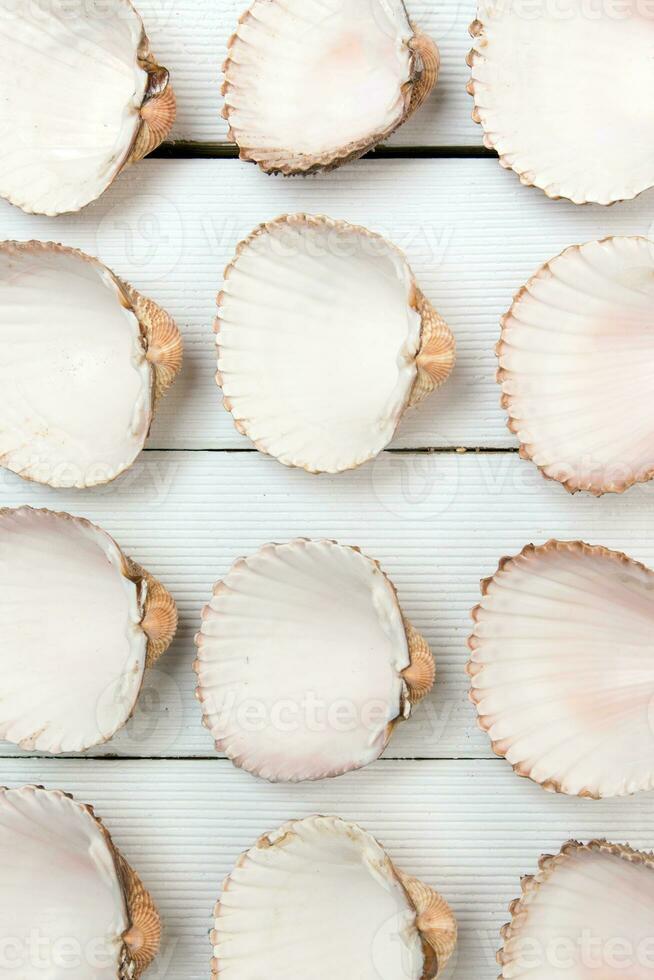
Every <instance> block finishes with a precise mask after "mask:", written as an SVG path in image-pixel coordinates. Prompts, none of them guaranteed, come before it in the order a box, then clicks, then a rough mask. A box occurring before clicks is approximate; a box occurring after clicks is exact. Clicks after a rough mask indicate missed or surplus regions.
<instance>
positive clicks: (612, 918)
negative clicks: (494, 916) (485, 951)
mask: <svg viewBox="0 0 654 980" xmlns="http://www.w3.org/2000/svg"><path fill="white" fill-rule="evenodd" d="M521 888H522V895H521V897H520V898H519V899H516V901H515V902H513V903H512V904H511V906H510V912H511V915H512V920H511V922H510V923H508V925H506V926H505V927H504V929H503V930H502V937H503V939H504V947H503V949H501V950H500V952H499V953H498V957H497V958H498V962H499V964H500V966H501V967H502V972H501V974H500V980H523V978H524V980H550V978H554V977H556V978H557V980H581V978H582V977H583V978H584V980H585V978H586V977H588V978H592V977H597V980H600V977H601V980H627V978H629V980H647V978H648V977H650V976H651V974H652V918H653V916H654V857H653V856H652V855H651V854H645V853H642V852H640V851H635V850H633V849H632V848H631V847H628V846H626V845H624V844H610V843H608V841H604V840H597V841H591V843H590V844H586V845H584V844H580V843H578V842H577V841H570V842H569V843H568V844H565V845H564V846H563V847H562V849H561V852H560V853H559V854H557V855H555V856H550V855H546V856H544V857H542V858H541V859H540V862H539V870H538V872H537V873H536V874H535V875H534V876H533V877H532V876H530V877H526V878H523V879H522V882H521Z"/></svg>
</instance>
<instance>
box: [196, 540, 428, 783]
mask: <svg viewBox="0 0 654 980" xmlns="http://www.w3.org/2000/svg"><path fill="white" fill-rule="evenodd" d="M196 642H197V645H198V649H199V655H198V660H197V661H196V664H195V669H196V672H197V674H198V679H199V681H198V691H197V695H198V699H199V700H200V702H201V704H202V711H203V714H204V723H205V725H206V727H207V728H208V729H209V731H210V732H211V734H212V736H213V737H214V739H215V740H216V747H217V749H218V750H219V751H221V752H225V753H226V754H227V755H228V756H229V758H230V759H231V760H232V761H233V762H234V764H235V765H237V766H240V767H242V768H243V769H247V770H248V771H249V772H251V773H254V774H255V775H257V776H263V777H264V778H266V779H269V780H271V781H289V782H297V781H300V780H303V779H321V778H324V777H326V776H338V775H340V774H341V773H344V772H349V771H350V770H352V769H359V768H361V767H362V766H366V765H368V764H369V763H370V762H373V761H374V760H375V759H377V758H378V757H379V756H380V755H381V753H382V752H383V751H384V748H385V747H386V745H387V743H388V740H389V738H390V736H391V734H392V731H393V728H394V726H395V724H396V723H397V722H398V721H399V720H400V719H403V718H408V717H409V714H410V712H411V706H412V704H415V703H417V702H418V701H419V700H421V699H422V698H423V697H425V695H426V694H427V693H428V692H429V691H430V690H431V687H432V686H433V683H434V674H435V669H434V661H433V657H432V655H431V652H430V650H429V647H428V645H427V643H426V641H425V640H424V639H423V638H422V637H421V636H420V635H419V634H418V633H417V632H416V631H415V630H414V629H413V627H411V626H410V625H409V624H408V623H407V622H406V620H405V619H404V618H403V616H402V612H401V610H400V607H399V604H398V601H397V594H396V592H395V589H394V587H393V585H392V584H391V582H390V581H389V580H388V579H387V578H386V576H385V575H384V573H383V572H382V570H381V568H380V566H379V564H378V563H377V562H375V561H372V560H371V559H369V558H366V557H365V556H364V555H362V554H361V552H360V551H359V550H358V549H357V548H349V547H345V546H344V545H339V544H337V543H336V542H334V541H306V540H297V541H292V542H290V543H289V544H282V545H276V544H270V545H266V546H265V547H264V548H262V549H261V550H260V551H259V552H257V553H256V554H255V555H253V556H252V557H250V558H244V559H241V560H240V561H238V562H236V564H235V565H234V566H233V567H232V569H231V571H230V572H229V573H228V574H227V576H226V578H225V579H224V580H223V581H222V582H219V583H218V584H217V585H216V587H215V588H214V593H213V598H212V600H211V602H210V604H209V605H208V606H206V607H205V609H204V612H203V614H202V627H201V630H200V633H199V634H198V636H197V638H196Z"/></svg>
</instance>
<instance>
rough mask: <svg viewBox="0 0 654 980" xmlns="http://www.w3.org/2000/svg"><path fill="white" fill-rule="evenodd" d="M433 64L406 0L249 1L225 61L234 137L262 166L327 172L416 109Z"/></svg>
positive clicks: (245, 155) (246, 156)
mask: <svg viewBox="0 0 654 980" xmlns="http://www.w3.org/2000/svg"><path fill="white" fill-rule="evenodd" d="M439 64H440V59H439V53H438V48H437V46H436V44H435V43H434V42H433V41H432V40H431V39H430V38H428V37H427V36H426V35H425V34H423V33H422V32H420V31H416V30H415V29H414V27H413V26H412V24H411V23H410V21H409V20H408V17H407V13H406V8H405V6H404V3H403V0H359V2H357V3H352V2H351V0H254V2H253V3H252V5H251V7H250V8H249V10H247V11H246V12H245V13H244V14H243V16H242V17H241V19H240V21H239V24H238V25H237V29H236V33H235V34H234V36H233V37H232V39H231V40H230V42H229V52H228V57H227V61H226V62H225V65H224V73H225V84H224V86H223V95H224V98H225V108H224V111H223V115H224V117H225V118H226V119H227V121H228V123H229V136H230V139H232V140H233V141H234V142H235V143H237V144H238V146H239V149H240V155H241V159H243V160H249V161H253V162H255V163H258V164H259V166H260V167H261V168H262V169H263V170H264V171H266V172H267V173H282V174H287V175H290V174H308V173H313V172H315V171H318V170H333V169H334V168H336V167H338V166H340V165H341V164H343V163H346V162H347V161H349V160H354V159H357V158H358V157H361V156H363V155H364V153H366V152H367V151H368V150H371V149H373V148H374V147H375V146H376V145H377V144H378V143H381V142H383V141H384V140H386V139H387V138H388V137H390V136H391V134H392V133H393V132H394V131H395V130H396V129H398V127H399V126H401V125H402V124H403V123H404V122H405V121H406V119H408V117H409V116H410V115H412V114H413V113H414V112H416V111H417V110H418V109H419V108H420V107H421V106H422V104H423V103H424V102H425V100H426V99H427V97H428V95H429V93H430V92H431V90H432V89H433V87H434V85H435V84H436V81H437V79H438V71H439Z"/></svg>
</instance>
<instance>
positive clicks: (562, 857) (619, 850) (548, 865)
mask: <svg viewBox="0 0 654 980" xmlns="http://www.w3.org/2000/svg"><path fill="white" fill-rule="evenodd" d="M584 852H585V853H599V854H611V855H613V856H614V857H619V858H622V860H625V861H628V862H630V863H632V864H639V865H645V866H646V867H648V868H650V869H651V870H652V871H654V853H652V852H648V851H638V850H636V849H635V848H633V847H630V846H629V845H628V844H613V843H611V842H610V841H608V840H604V839H596V840H591V841H589V843H588V844H582V843H581V842H580V841H576V840H569V841H568V842H567V843H565V844H564V845H563V846H562V847H561V850H560V851H559V853H558V854H555V855H551V854H543V855H542V856H541V857H540V858H539V861H538V870H537V872H536V874H534V875H527V876H525V877H524V878H522V879H521V882H520V889H521V895H520V897H519V898H517V899H515V900H514V901H512V902H511V903H510V905H509V912H510V914H511V920H510V922H507V923H506V924H505V925H504V926H503V927H502V929H501V930H500V935H501V937H502V939H503V940H505V942H506V941H508V940H510V939H513V938H514V937H515V936H517V935H519V933H520V932H521V931H522V928H523V927H524V922H525V919H526V918H528V915H529V907H530V905H531V903H532V901H533V900H534V897H535V895H536V894H537V893H538V890H539V888H540V886H541V885H543V884H545V883H546V882H547V881H549V879H550V878H551V877H552V876H553V875H554V874H555V872H556V871H557V869H558V868H559V867H560V866H561V865H562V864H564V863H565V862H566V861H567V859H568V858H569V857H570V856H571V855H572V854H578V853H584ZM497 962H498V964H499V965H500V966H501V967H504V966H505V964H506V962H508V958H507V957H506V955H505V947H504V946H502V947H501V948H500V949H499V950H498V952H497ZM498 980H505V978H504V970H502V973H501V974H500V976H499V978H498Z"/></svg>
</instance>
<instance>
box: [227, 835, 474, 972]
mask: <svg viewBox="0 0 654 980" xmlns="http://www.w3.org/2000/svg"><path fill="white" fill-rule="evenodd" d="M456 938H457V927H456V920H455V918H454V916H453V914H452V911H451V910H450V908H449V907H448V905H447V903H446V902H445V901H444V900H443V899H442V898H441V897H440V895H438V894H437V893H436V892H434V891H433V890H432V889H431V888H428V887H427V886H426V885H424V884H423V883H422V882H420V881H417V880H416V879H415V878H411V877H410V876H408V875H405V874H403V873H402V872H401V871H398V869H397V868H395V866H394V865H393V864H392V862H391V860H390V858H389V857H388V855H387V854H386V853H385V851H384V849H383V848H382V846H381V845H380V844H379V843H378V842H377V841H376V840H375V839H374V838H373V837H371V836H370V834H367V833H366V832H365V831H364V830H362V829H361V828H360V827H358V826H357V825H356V824H353V823H346V822H345V821H344V820H341V819H340V818H338V817H322V816H315V817H308V818H307V819H305V820H296V821H291V822H289V823H287V824H284V826H283V827H280V828H279V830H277V831H276V832H275V833H271V834H265V835H264V836H263V837H261V838H260V839H259V840H258V841H257V843H256V844H255V845H254V847H252V848H251V849H250V850H249V851H247V852H246V853H245V854H243V855H242V856H241V857H240V859H239V860H238V862H237V864H236V867H235V868H234V870H233V872H232V873H231V875H230V876H229V878H228V879H227V880H226V882H225V884H224V886H223V893H222V898H221V900H220V902H219V904H218V906H217V907H216V912H215V928H214V930H213V932H212V935H211V941H212V943H213V946H214V959H213V962H212V967H213V976H214V978H218V977H220V978H221V980H254V978H255V977H257V978H258V977H263V976H265V977H266V978H268V980H282V978H285V977H306V978H311V980H334V978H335V977H343V978H345V977H357V980H379V978H380V977H392V978H393V980H431V978H434V977H436V976H438V975H439V974H440V972H441V971H442V969H443V968H444V967H445V965H446V963H447V961H448V959H449V957H450V956H451V954H452V952H453V951H454V947H455V945H456Z"/></svg>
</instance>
